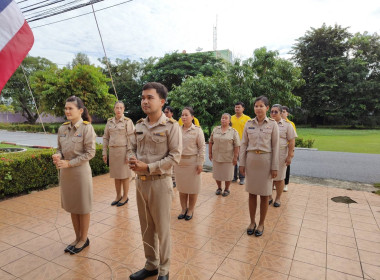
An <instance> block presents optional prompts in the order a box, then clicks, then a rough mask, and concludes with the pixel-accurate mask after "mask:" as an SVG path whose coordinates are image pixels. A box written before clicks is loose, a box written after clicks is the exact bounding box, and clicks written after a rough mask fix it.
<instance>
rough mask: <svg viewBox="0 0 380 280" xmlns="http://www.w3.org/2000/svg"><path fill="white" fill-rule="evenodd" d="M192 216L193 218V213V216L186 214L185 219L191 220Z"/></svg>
mask: <svg viewBox="0 0 380 280" xmlns="http://www.w3.org/2000/svg"><path fill="white" fill-rule="evenodd" d="M192 218H193V215H191V216H189V215H186V216H185V221H190V220H191V219H192Z"/></svg>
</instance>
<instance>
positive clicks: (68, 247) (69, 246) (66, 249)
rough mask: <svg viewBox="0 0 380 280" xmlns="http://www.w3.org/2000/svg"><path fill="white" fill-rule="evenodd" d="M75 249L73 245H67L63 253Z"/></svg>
mask: <svg viewBox="0 0 380 280" xmlns="http://www.w3.org/2000/svg"><path fill="white" fill-rule="evenodd" d="M74 248H75V246H73V245H68V246H67V247H66V248H65V250H64V251H65V253H68V252H71V251H72V250H73V249H74Z"/></svg>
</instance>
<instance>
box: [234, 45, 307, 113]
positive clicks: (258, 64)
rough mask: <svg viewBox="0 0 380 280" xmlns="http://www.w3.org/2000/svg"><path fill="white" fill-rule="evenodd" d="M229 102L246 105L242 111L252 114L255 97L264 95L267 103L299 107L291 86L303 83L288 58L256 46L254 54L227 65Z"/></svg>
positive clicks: (299, 101)
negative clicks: (230, 90)
mask: <svg viewBox="0 0 380 280" xmlns="http://www.w3.org/2000/svg"><path fill="white" fill-rule="evenodd" d="M228 76H229V79H230V81H231V86H232V95H233V103H235V102H237V101H242V102H244V103H245V104H246V111H245V112H246V113H247V114H250V115H253V114H254V112H253V102H254V100H255V98H256V97H258V96H260V95H265V96H267V97H268V99H269V100H270V102H271V104H276V103H279V104H282V105H287V106H291V107H293V106H299V105H300V104H301V98H300V97H299V96H296V95H294V94H293V93H292V92H293V90H294V89H296V88H298V87H300V86H302V85H303V83H304V81H303V79H302V78H301V71H300V69H299V68H297V67H295V66H294V65H293V64H292V63H291V62H290V61H287V60H285V59H282V58H280V57H279V56H278V52H277V51H268V50H267V49H266V48H265V47H263V48H260V49H256V50H255V51H254V56H253V57H251V58H249V59H247V60H246V61H243V62H240V61H239V60H237V61H235V63H234V64H232V65H230V66H229V67H228Z"/></svg>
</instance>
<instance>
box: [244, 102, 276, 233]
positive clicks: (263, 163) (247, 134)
mask: <svg viewBox="0 0 380 280" xmlns="http://www.w3.org/2000/svg"><path fill="white" fill-rule="evenodd" d="M254 110H255V114H256V117H255V118H254V119H252V120H249V121H247V123H246V124H245V127H244V131H243V139H242V142H241V146H240V157H239V158H240V173H241V174H243V175H246V183H245V186H246V190H247V192H249V214H250V217H251V224H250V225H249V226H248V228H247V234H248V235H252V234H255V236H261V235H262V234H263V232H264V221H265V216H266V214H267V211H268V201H269V196H270V195H271V194H272V185H273V178H276V176H277V171H278V155H279V132H278V126H277V123H276V121H275V120H273V119H269V118H267V116H266V113H267V111H268V110H269V101H268V98H266V97H265V96H260V97H258V98H256V100H255V103H254ZM258 195H259V196H260V221H259V225H258V226H257V227H256V222H255V216H256V208H257V196H258Z"/></svg>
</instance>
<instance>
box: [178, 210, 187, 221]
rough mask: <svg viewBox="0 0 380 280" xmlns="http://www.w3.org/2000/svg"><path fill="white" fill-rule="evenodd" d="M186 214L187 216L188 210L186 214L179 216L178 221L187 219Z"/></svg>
mask: <svg viewBox="0 0 380 280" xmlns="http://www.w3.org/2000/svg"><path fill="white" fill-rule="evenodd" d="M186 214H187V209H186V211H185V214H179V215H178V220H182V219H185V218H186V216H187V215H186Z"/></svg>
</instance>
